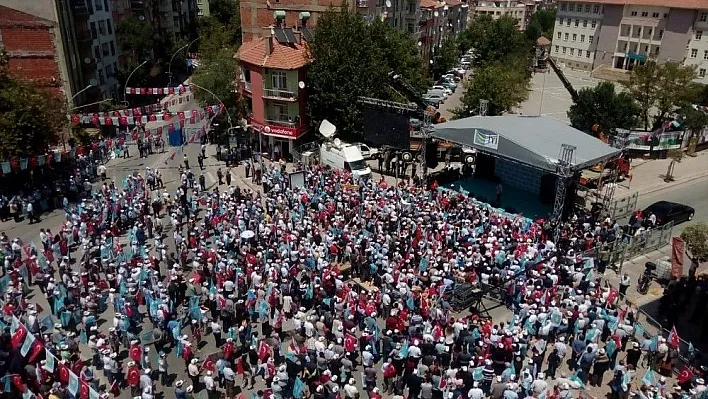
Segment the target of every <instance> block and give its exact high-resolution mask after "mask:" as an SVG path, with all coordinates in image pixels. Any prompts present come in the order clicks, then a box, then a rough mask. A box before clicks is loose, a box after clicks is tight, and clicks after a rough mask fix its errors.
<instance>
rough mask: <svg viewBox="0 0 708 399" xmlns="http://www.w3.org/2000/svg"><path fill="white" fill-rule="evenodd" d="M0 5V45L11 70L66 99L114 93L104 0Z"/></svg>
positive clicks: (112, 45) (112, 46)
mask: <svg viewBox="0 0 708 399" xmlns="http://www.w3.org/2000/svg"><path fill="white" fill-rule="evenodd" d="M0 9H1V11H0V14H1V15H0V20H1V22H0V47H2V48H3V49H4V50H5V51H7V52H8V53H9V54H10V65H9V67H10V70H11V72H12V73H14V74H15V75H16V76H18V77H21V78H24V79H28V80H32V81H34V82H35V83H37V84H38V85H39V86H40V87H47V88H51V89H52V90H54V91H56V92H57V93H58V94H60V95H62V96H63V97H65V98H66V100H67V102H68V103H69V104H84V103H88V102H94V101H98V100H101V99H104V98H108V97H111V96H113V95H115V93H117V85H118V82H117V80H116V79H115V72H116V70H117V67H118V64H117V57H116V55H117V54H116V50H117V46H116V41H115V34H114V24H113V21H112V20H113V16H112V13H111V3H110V2H109V0H67V1H55V0H33V1H26V0H3V6H0Z"/></svg>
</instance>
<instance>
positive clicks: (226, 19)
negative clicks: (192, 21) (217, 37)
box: [197, 0, 241, 51]
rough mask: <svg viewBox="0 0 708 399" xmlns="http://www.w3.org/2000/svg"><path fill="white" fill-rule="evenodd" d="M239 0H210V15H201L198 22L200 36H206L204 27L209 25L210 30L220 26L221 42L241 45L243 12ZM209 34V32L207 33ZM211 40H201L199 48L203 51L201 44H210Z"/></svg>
mask: <svg viewBox="0 0 708 399" xmlns="http://www.w3.org/2000/svg"><path fill="white" fill-rule="evenodd" d="M239 3H240V1H239V0H209V13H210V15H209V16H206V17H199V19H198V23H197V32H198V34H199V36H200V37H202V38H203V37H204V36H203V35H204V34H205V31H204V28H206V27H208V29H209V30H212V31H213V29H214V27H216V26H218V27H220V28H221V29H220V31H221V34H222V35H223V38H222V40H221V41H220V43H225V44H227V45H229V46H236V47H238V46H240V45H241V13H240V12H239ZM207 35H209V33H207ZM209 44H210V42H209V41H206V40H200V41H199V48H200V51H201V46H202V45H204V46H208V45H209Z"/></svg>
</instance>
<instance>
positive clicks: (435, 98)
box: [423, 94, 443, 108]
mask: <svg viewBox="0 0 708 399" xmlns="http://www.w3.org/2000/svg"><path fill="white" fill-rule="evenodd" d="M423 101H425V102H426V103H427V104H428V105H432V106H433V107H435V108H440V104H442V103H443V98H442V97H440V96H439V95H437V94H425V95H423Z"/></svg>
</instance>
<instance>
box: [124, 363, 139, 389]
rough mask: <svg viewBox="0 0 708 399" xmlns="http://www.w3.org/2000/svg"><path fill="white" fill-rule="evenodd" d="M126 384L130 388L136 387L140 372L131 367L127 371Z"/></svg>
mask: <svg viewBox="0 0 708 399" xmlns="http://www.w3.org/2000/svg"><path fill="white" fill-rule="evenodd" d="M127 380H128V384H130V385H131V386H136V385H138V383H139V382H140V372H139V371H138V369H137V368H136V367H131V368H129V369H128V378H127Z"/></svg>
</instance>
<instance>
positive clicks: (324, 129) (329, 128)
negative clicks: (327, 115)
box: [319, 119, 337, 139]
mask: <svg viewBox="0 0 708 399" xmlns="http://www.w3.org/2000/svg"><path fill="white" fill-rule="evenodd" d="M319 131H320V134H321V135H323V136H324V137H325V138H326V139H330V138H332V136H334V134H335V133H336V132H337V127H336V126H334V125H333V124H332V123H331V122H330V121H328V120H327V119H324V120H322V123H320V129H319Z"/></svg>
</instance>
